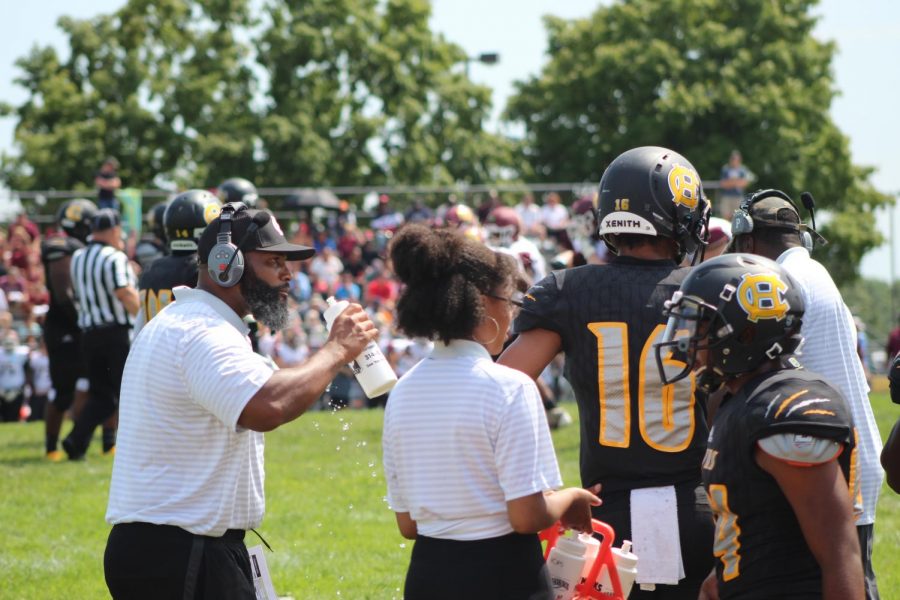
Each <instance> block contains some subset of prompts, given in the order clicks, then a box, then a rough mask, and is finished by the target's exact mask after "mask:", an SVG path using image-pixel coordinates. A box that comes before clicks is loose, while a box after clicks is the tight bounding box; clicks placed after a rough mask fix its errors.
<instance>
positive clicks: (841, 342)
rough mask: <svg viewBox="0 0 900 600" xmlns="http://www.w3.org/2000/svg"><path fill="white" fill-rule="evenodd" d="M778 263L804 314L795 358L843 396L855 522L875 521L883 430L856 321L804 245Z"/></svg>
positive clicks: (861, 523)
mask: <svg viewBox="0 0 900 600" xmlns="http://www.w3.org/2000/svg"><path fill="white" fill-rule="evenodd" d="M777 262H778V263H779V264H781V266H782V267H784V269H785V271H787V272H788V273H789V274H790V275H791V276H792V277H793V278H794V279H796V280H797V282H798V283H799V284H800V292H801V294H802V295H803V302H804V304H805V306H806V312H805V313H804V314H803V326H802V327H801V328H800V333H801V334H802V335H803V340H804V342H803V346H802V347H801V354H800V356H799V357H798V358H799V360H800V362H801V363H803V366H804V367H806V368H807V369H809V370H810V371H812V372H814V373H816V374H818V375H820V376H821V377H823V378H824V379H825V380H826V381H828V383H830V384H832V385H833V386H834V387H836V388H837V390H838V391H839V392H840V393H841V394H842V395H843V396H844V399H845V400H846V401H847V405H848V406H849V407H850V413H851V415H852V416H853V426H854V427H855V428H856V432H857V435H858V436H859V439H858V440H857V443H856V448H857V452H858V453H859V469H860V471H859V475H860V488H861V490H862V497H863V498H862V499H863V512H862V515H860V517H859V519H858V520H857V525H869V524H871V523H874V522H875V505H876V504H877V503H878V493H879V492H880V491H881V482H882V479H883V478H884V472H883V471H882V469H881V463H880V461H879V456H880V455H881V434H879V432H878V426H877V424H876V423H875V415H874V414H873V413H872V405H871V404H870V403H869V384H868V382H867V381H866V374H865V371H864V370H863V367H862V363H861V362H860V360H859V355H858V354H857V353H856V325H854V324H853V316H852V315H851V314H850V310H849V309H848V308H847V305H846V304H844V299H843V298H842V297H841V292H840V291H839V290H838V288H837V286H836V285H835V284H834V280H832V279H831V275H829V273H828V271H827V270H826V269H825V267H824V266H822V264H821V263H819V262H817V261H815V260H813V259H812V257H810V255H809V251H807V250H806V248H802V247H799V246H798V247H795V248H791V249H789V250H786V251H785V252H784V253H782V255H781V256H779V257H778V260H777Z"/></svg>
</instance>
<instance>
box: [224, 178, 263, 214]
mask: <svg viewBox="0 0 900 600" xmlns="http://www.w3.org/2000/svg"><path fill="white" fill-rule="evenodd" d="M216 191H217V193H218V196H219V200H221V201H222V204H228V203H230V202H243V203H244V204H246V205H247V208H259V207H257V206H256V204H257V202H258V200H259V194H258V193H257V191H256V186H255V185H253V184H252V183H250V182H249V181H247V180H246V179H243V178H242V177H232V178H231V179H226V180H225V181H223V182H222V183H221V184H220V185H219V187H218V188H216Z"/></svg>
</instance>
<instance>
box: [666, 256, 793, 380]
mask: <svg viewBox="0 0 900 600" xmlns="http://www.w3.org/2000/svg"><path fill="white" fill-rule="evenodd" d="M803 312H804V305H803V297H802V296H801V295H800V289H799V287H798V286H797V282H796V281H795V280H794V279H793V278H792V277H791V276H790V275H789V274H788V273H787V272H786V271H785V270H784V269H782V268H781V266H780V265H779V264H777V263H775V262H774V261H772V260H770V259H768V258H765V257H762V256H757V255H755V254H724V255H722V256H717V257H715V258H712V259H710V260H708V261H706V262H704V263H702V264H700V265H698V266H696V267H694V269H693V270H692V271H691V273H690V274H689V275H688V276H687V277H686V278H685V280H684V281H683V282H682V283H681V288H680V289H679V290H678V291H676V292H675V294H674V295H673V296H672V299H671V300H669V301H667V302H666V309H665V313H666V316H668V317H669V321H668V323H667V325H666V331H665V334H664V335H663V341H662V342H660V343H659V344H657V345H656V362H657V366H658V368H659V372H660V376H661V378H662V381H663V383H664V384H669V383H673V382H675V381H678V380H679V379H683V378H684V377H686V376H687V374H688V373H689V372H690V371H691V370H692V369H693V370H694V373H695V374H697V375H699V379H698V381H699V384H700V386H701V387H703V388H706V389H708V390H713V389H716V388H718V387H719V386H720V385H721V384H722V383H723V382H724V381H725V380H727V379H731V378H733V377H735V376H737V375H740V374H742V373H747V372H750V371H753V370H755V369H756V368H757V367H759V366H760V365H761V364H763V363H764V362H765V361H767V360H774V359H776V358H778V357H779V356H782V355H786V354H791V353H793V352H795V351H796V350H797V349H798V348H799V347H800V344H801V342H802V340H803V338H802V337H801V336H800V325H801V323H802V320H803ZM697 350H706V351H707V359H706V364H696V363H697ZM672 367H681V369H680V370H679V371H678V372H673V368H672Z"/></svg>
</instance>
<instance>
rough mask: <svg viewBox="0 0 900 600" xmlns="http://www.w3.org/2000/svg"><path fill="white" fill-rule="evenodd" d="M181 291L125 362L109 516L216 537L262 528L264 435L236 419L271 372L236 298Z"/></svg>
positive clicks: (109, 518)
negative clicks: (227, 300) (238, 311)
mask: <svg viewBox="0 0 900 600" xmlns="http://www.w3.org/2000/svg"><path fill="white" fill-rule="evenodd" d="M173 291H174V294H175V300H176V301H175V302H174V303H172V304H170V305H169V306H167V307H166V308H165V309H163V310H162V311H161V312H160V313H159V314H157V315H156V316H155V317H154V318H153V319H152V320H151V321H149V322H148V323H147V325H146V326H145V327H144V328H143V329H142V330H141V333H140V335H138V336H137V338H136V339H135V341H134V344H133V345H132V346H131V352H130V353H129V355H128V361H127V362H126V363H125V372H124V374H123V377H122V393H121V399H120V403H119V434H118V441H117V445H116V458H115V462H114V463H113V472H112V481H111V483H110V490H109V506H108V508H107V511H106V520H107V522H108V523H111V524H116V523H131V522H145V523H156V524H161V525H177V526H179V527H182V528H183V529H186V530H188V531H190V532H191V533H196V534H200V535H209V536H215V537H218V536H221V535H222V534H223V533H225V531H226V530H227V529H250V528H253V527H256V526H258V525H259V524H260V522H261V521H262V517H263V513H264V511H265V498H264V495H263V479H264V473H263V435H262V434H261V433H258V432H255V431H250V430H246V429H243V428H240V427H238V426H237V420H238V417H240V415H241V412H242V411H243V410H244V406H246V404H247V402H248V401H249V400H250V398H252V397H253V395H254V394H256V392H257V391H258V390H259V389H260V388H261V387H262V386H263V384H265V383H266V382H267V381H268V380H269V378H270V377H271V376H272V373H273V370H272V368H271V367H270V366H269V364H268V363H267V362H266V360H265V359H264V358H263V357H261V356H259V355H258V354H254V352H253V349H252V348H251V346H250V339H249V338H248V337H247V333H248V331H249V330H248V329H247V326H246V325H245V324H244V322H243V321H242V320H241V318H240V317H239V316H238V315H237V314H236V313H235V312H234V311H233V310H232V309H231V308H230V307H229V306H228V305H226V304H225V303H224V302H222V301H221V300H219V299H218V298H216V297H215V296H213V295H212V294H210V293H208V292H204V291H202V290H198V289H190V288H187V287H178V288H175V290H173Z"/></svg>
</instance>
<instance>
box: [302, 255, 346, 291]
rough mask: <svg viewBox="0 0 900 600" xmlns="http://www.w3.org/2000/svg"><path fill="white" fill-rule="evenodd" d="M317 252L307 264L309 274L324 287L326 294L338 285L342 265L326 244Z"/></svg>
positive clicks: (342, 268)
mask: <svg viewBox="0 0 900 600" xmlns="http://www.w3.org/2000/svg"><path fill="white" fill-rule="evenodd" d="M317 251H318V252H319V254H317V255H316V257H315V258H313V259H312V260H311V261H310V263H309V272H310V274H311V275H315V276H316V279H317V280H318V281H319V282H320V283H322V284H323V285H324V286H325V288H326V289H327V291H328V292H331V291H333V290H334V288H335V286H337V284H338V278H339V277H340V274H341V271H343V270H344V263H342V262H341V259H340V258H338V256H337V254H335V252H334V249H333V248H332V247H331V246H329V245H327V244H325V245H322V246H321V248H320V249H319V250H317Z"/></svg>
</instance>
